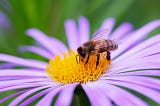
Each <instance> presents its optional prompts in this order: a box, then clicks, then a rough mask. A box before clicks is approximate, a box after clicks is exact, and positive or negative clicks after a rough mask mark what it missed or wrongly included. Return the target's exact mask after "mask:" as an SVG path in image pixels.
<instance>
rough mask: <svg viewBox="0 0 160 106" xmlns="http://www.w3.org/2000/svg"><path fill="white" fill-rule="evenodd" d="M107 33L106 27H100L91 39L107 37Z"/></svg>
mask: <svg viewBox="0 0 160 106" xmlns="http://www.w3.org/2000/svg"><path fill="white" fill-rule="evenodd" d="M107 34H108V29H102V30H99V31H97V32H96V33H95V34H94V35H93V38H92V39H91V40H99V39H107V38H105V35H107Z"/></svg>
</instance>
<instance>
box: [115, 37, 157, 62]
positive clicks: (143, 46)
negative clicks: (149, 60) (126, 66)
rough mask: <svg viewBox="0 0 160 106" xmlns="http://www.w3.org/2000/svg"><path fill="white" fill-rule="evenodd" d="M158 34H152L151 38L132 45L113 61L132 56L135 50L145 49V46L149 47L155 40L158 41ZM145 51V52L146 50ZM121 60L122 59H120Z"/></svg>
mask: <svg viewBox="0 0 160 106" xmlns="http://www.w3.org/2000/svg"><path fill="white" fill-rule="evenodd" d="M159 39H160V34H158V35H155V36H153V37H152V38H150V39H148V40H146V41H144V42H142V43H140V44H139V45H137V46H135V47H133V48H132V49H130V50H129V51H127V52H125V53H123V54H122V55H121V56H119V57H118V58H116V59H115V60H114V63H116V62H118V61H121V60H124V59H125V58H126V57H127V58H128V57H132V56H134V54H136V53H137V52H140V51H142V50H145V49H147V48H150V47H151V46H152V45H154V44H156V43H157V42H160V40H159ZM146 53H147V52H146ZM121 62H122V61H121Z"/></svg>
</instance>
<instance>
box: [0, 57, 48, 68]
mask: <svg viewBox="0 0 160 106" xmlns="http://www.w3.org/2000/svg"><path fill="white" fill-rule="evenodd" d="M0 61H5V62H9V63H14V64H18V65H22V66H27V67H33V68H42V69H46V65H47V63H45V62H42V61H38V60H31V59H24V58H19V57H16V56H10V55H6V54H0Z"/></svg>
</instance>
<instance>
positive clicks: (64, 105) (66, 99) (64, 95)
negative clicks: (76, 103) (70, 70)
mask: <svg viewBox="0 0 160 106" xmlns="http://www.w3.org/2000/svg"><path fill="white" fill-rule="evenodd" d="M77 85H78V84H68V85H67V86H66V87H65V88H63V90H62V92H61V93H60V95H59V97H58V99H57V101H56V103H55V106H70V103H71V101H72V96H73V94H74V90H75V88H76V86H77Z"/></svg>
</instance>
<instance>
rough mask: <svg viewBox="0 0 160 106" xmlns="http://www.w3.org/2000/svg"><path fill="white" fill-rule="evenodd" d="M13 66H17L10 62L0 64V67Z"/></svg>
mask: <svg viewBox="0 0 160 106" xmlns="http://www.w3.org/2000/svg"><path fill="white" fill-rule="evenodd" d="M15 66H17V65H15V64H12V63H3V64H0V69H5V68H13V67H15Z"/></svg>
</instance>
